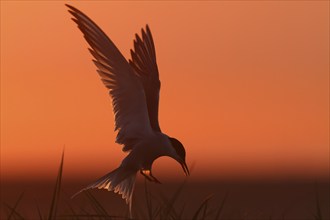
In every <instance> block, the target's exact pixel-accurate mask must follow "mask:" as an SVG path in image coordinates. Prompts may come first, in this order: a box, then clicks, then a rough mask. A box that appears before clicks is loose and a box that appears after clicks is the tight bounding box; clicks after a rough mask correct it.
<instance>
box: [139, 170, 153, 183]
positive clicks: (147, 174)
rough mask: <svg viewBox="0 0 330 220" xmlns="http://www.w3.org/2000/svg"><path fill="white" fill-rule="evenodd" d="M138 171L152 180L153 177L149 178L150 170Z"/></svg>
mask: <svg viewBox="0 0 330 220" xmlns="http://www.w3.org/2000/svg"><path fill="white" fill-rule="evenodd" d="M140 173H141V174H142V175H143V176H144V177H145V178H146V179H147V180H149V181H150V182H153V179H151V178H150V176H149V174H150V170H140Z"/></svg>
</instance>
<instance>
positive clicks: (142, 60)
mask: <svg viewBox="0 0 330 220" xmlns="http://www.w3.org/2000/svg"><path fill="white" fill-rule="evenodd" d="M141 32H142V39H141V37H140V36H139V35H137V34H136V35H135V40H134V50H131V56H132V59H131V60H130V61H129V63H130V64H131V66H132V67H133V69H134V70H135V72H136V74H137V75H138V76H139V78H140V80H141V82H142V84H143V88H144V92H145V95H146V99H147V106H148V114H149V119H150V124H151V127H152V129H153V130H155V131H161V130H160V127H159V122H158V106H159V90H160V81H159V73H158V67H157V62H156V50H155V45H154V41H153V39H152V35H151V32H150V29H149V26H148V25H146V30H144V29H142V31H141Z"/></svg>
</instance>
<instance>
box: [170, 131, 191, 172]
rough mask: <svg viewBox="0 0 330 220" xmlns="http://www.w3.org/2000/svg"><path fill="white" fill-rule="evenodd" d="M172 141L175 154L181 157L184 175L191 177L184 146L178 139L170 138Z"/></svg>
mask: <svg viewBox="0 0 330 220" xmlns="http://www.w3.org/2000/svg"><path fill="white" fill-rule="evenodd" d="M169 139H170V141H171V144H172V146H173V148H174V150H175V152H176V153H177V155H178V156H179V157H180V159H181V161H178V162H179V163H180V164H181V166H182V169H183V171H184V173H185V174H186V175H187V176H189V175H190V174H189V169H188V167H187V164H186V150H185V149H184V147H183V145H182V144H181V142H180V141H178V140H177V139H175V138H171V137H169Z"/></svg>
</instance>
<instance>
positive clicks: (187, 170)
mask: <svg viewBox="0 0 330 220" xmlns="http://www.w3.org/2000/svg"><path fill="white" fill-rule="evenodd" d="M181 166H182V169H183V171H184V173H185V174H186V176H189V175H190V172H189V169H188V167H187V164H186V162H182V163H181Z"/></svg>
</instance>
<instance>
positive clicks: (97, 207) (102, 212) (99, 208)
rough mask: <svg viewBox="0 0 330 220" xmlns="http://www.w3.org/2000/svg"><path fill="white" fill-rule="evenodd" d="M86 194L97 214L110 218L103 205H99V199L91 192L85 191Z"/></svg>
mask: <svg viewBox="0 0 330 220" xmlns="http://www.w3.org/2000/svg"><path fill="white" fill-rule="evenodd" d="M84 193H85V195H86V196H87V198H88V199H89V200H90V202H91V204H92V205H93V207H94V210H95V211H96V213H97V214H99V215H100V216H108V217H110V216H109V214H108V213H107V211H106V210H105V209H104V208H103V206H102V205H101V203H99V201H97V199H96V198H95V197H94V196H93V195H92V193H90V192H89V191H84Z"/></svg>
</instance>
